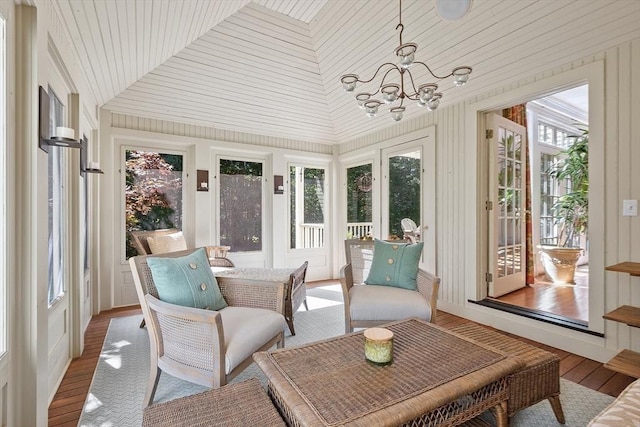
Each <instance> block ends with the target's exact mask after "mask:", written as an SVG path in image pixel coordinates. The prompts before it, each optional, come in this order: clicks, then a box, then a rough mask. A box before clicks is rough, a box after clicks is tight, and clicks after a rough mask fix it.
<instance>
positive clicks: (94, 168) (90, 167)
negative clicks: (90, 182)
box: [80, 135, 104, 176]
mask: <svg viewBox="0 0 640 427" xmlns="http://www.w3.org/2000/svg"><path fill="white" fill-rule="evenodd" d="M88 143H89V142H88V140H87V136H86V135H83V136H82V140H81V141H80V144H81V147H80V175H82V176H84V175H85V174H87V173H102V174H103V173H104V172H102V170H100V164H99V163H98V162H87V151H88V147H87V145H88Z"/></svg>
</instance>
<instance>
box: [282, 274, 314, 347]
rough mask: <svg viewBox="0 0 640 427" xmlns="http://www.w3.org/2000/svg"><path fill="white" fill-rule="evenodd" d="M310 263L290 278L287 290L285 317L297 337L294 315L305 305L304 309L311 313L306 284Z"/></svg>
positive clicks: (292, 333) (292, 332)
mask: <svg viewBox="0 0 640 427" xmlns="http://www.w3.org/2000/svg"><path fill="white" fill-rule="evenodd" d="M308 265H309V262H308V261H305V262H304V263H303V264H302V265H301V266H300V267H298V268H297V269H296V271H294V272H293V273H291V275H290V276H289V283H287V286H286V288H285V303H284V317H285V319H287V324H288V325H289V330H290V331H291V335H295V334H296V331H295V328H294V327H293V315H294V314H295V312H296V311H298V309H299V308H300V305H301V304H302V303H304V308H305V309H306V310H307V311H309V306H307V287H306V286H305V284H304V280H305V277H306V275H307V266H308Z"/></svg>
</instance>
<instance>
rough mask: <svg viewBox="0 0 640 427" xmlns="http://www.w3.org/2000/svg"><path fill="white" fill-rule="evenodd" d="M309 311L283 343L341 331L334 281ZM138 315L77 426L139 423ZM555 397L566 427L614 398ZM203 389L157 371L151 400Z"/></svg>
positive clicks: (111, 334)
mask: <svg viewBox="0 0 640 427" xmlns="http://www.w3.org/2000/svg"><path fill="white" fill-rule="evenodd" d="M307 293H308V297H307V298H308V299H307V300H308V304H309V309H310V310H309V311H308V312H307V311H305V310H304V307H303V308H301V310H300V311H298V312H297V313H296V317H295V325H296V332H297V334H296V336H293V337H292V336H289V335H287V336H286V338H285V342H286V346H292V345H298V344H303V343H306V342H311V341H316V340H320V339H325V338H330V337H332V336H336V335H340V334H341V333H343V331H344V312H343V307H342V293H341V291H340V286H339V285H332V286H326V287H322V288H314V289H309V290H308V292H307ZM140 320H141V315H140V316H129V317H121V318H115V319H113V320H111V324H110V325H109V330H108V332H107V336H106V338H105V342H104V345H103V348H102V353H101V355H100V360H99V362H98V366H97V368H96V372H95V374H94V378H93V381H92V383H91V389H90V391H89V394H88V396H87V400H86V402H85V404H84V408H83V411H82V416H81V418H80V422H79V424H78V425H79V426H86V427H116V426H117V427H126V426H139V425H140V424H141V423H142V400H143V398H144V394H145V388H146V386H147V379H148V375H149V337H148V335H147V330H146V329H140V328H139V327H138V326H139V325H140ZM250 377H258V378H259V379H260V381H261V382H262V383H263V384H265V383H266V380H265V378H264V375H263V374H262V371H261V370H260V369H259V368H258V367H257V366H256V365H255V364H252V365H251V366H249V367H248V368H247V369H246V370H245V371H244V372H243V373H242V374H240V375H239V376H238V377H237V378H235V379H234V381H232V382H238V381H243V380H245V379H247V378H250ZM560 386H561V391H562V394H561V396H560V400H561V401H562V406H563V408H564V412H565V417H566V421H567V422H566V424H565V426H566V427H584V426H586V425H587V424H588V422H589V420H590V419H591V418H593V417H594V416H595V415H597V414H598V413H599V412H600V411H601V410H602V409H603V408H604V407H605V406H607V405H608V404H609V403H611V402H612V401H613V397H611V396H608V395H605V394H602V393H598V392H596V391H593V390H590V389H588V388H586V387H583V386H580V385H578V384H575V383H572V382H570V381H567V380H562V379H561V382H560ZM204 390H206V388H204V387H201V386H198V385H195V384H192V383H188V382H186V381H182V380H179V379H177V378H174V377H171V376H170V375H167V374H162V375H161V376H160V382H159V384H158V389H157V392H156V396H155V402H156V403H157V402H164V401H167V400H172V399H175V398H177V397H181V396H187V395H191V394H194V393H198V392H201V391H204ZM510 425H511V426H512V427H548V426H551V427H557V426H562V424H559V423H558V422H557V421H556V419H555V417H554V415H553V412H552V411H551V406H550V405H549V403H548V402H547V401H544V402H540V403H538V404H537V405H534V406H532V407H530V408H527V409H525V410H522V411H520V412H519V413H518V414H516V416H515V417H514V418H513V419H512V423H511V424H510Z"/></svg>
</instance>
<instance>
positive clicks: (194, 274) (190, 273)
mask: <svg viewBox="0 0 640 427" xmlns="http://www.w3.org/2000/svg"><path fill="white" fill-rule="evenodd" d="M147 263H148V264H149V268H150V269H151V276H153V282H154V283H155V285H156V289H158V297H159V299H160V300H161V301H165V302H168V303H171V304H177V305H183V306H186V307H194V308H205V309H208V310H220V309H222V308H225V307H226V306H227V302H226V301H225V300H224V297H223V296H222V293H220V288H219V287H218V282H217V281H216V278H215V276H214V275H213V273H212V272H211V267H210V266H209V260H208V259H207V254H206V252H205V250H204V248H200V249H198V250H196V251H195V252H193V253H192V254H189V255H186V256H183V257H180V258H166V257H149V258H148V259H147Z"/></svg>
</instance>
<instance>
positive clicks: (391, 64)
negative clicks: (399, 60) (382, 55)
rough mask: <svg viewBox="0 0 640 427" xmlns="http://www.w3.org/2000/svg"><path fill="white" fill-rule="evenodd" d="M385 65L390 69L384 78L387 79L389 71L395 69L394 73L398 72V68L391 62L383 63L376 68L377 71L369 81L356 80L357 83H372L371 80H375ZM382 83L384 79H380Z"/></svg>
mask: <svg viewBox="0 0 640 427" xmlns="http://www.w3.org/2000/svg"><path fill="white" fill-rule="evenodd" d="M386 65H390V66H391V67H392V68H390V69H389V70H388V71H387V72H386V73H385V75H384V77H387V74H389V72H390V71H392V70H393V69H395V70H396V71H398V72H400V68H398V66H397V65H396V64H394V63H392V62H385V63H384V64H382V65H380V66H379V67H378V69H377V70H376V72H375V74H374V75H373V77H371V78H370V79H369V80H360V78H358V81H359V82H360V83H371V82H372V81H373V79H375V78H376V76H377V75H378V73H379V72H380V70H381V69H382V67H384V66H386ZM382 80H383V81H384V78H383V79H382ZM380 86H382V84H380Z"/></svg>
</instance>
